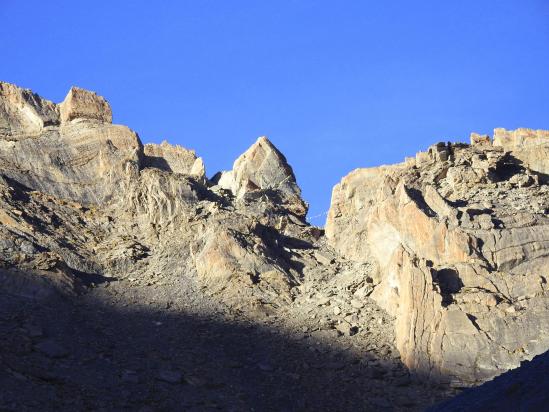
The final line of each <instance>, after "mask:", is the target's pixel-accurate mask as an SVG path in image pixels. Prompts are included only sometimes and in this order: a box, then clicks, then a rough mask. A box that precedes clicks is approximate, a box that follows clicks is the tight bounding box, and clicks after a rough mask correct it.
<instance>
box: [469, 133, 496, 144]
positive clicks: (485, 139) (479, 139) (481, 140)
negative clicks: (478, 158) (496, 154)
mask: <svg viewBox="0 0 549 412" xmlns="http://www.w3.org/2000/svg"><path fill="white" fill-rule="evenodd" d="M470 141H471V145H472V146H484V145H486V146H489V145H491V144H492V142H491V140H490V136H489V135H487V134H478V133H471V137H470Z"/></svg>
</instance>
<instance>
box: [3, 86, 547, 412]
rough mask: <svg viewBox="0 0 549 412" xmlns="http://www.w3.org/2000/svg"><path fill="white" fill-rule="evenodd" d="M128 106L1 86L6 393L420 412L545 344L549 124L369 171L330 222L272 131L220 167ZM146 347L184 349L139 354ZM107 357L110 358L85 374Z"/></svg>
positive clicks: (348, 189)
mask: <svg viewBox="0 0 549 412" xmlns="http://www.w3.org/2000/svg"><path fill="white" fill-rule="evenodd" d="M111 122H112V111H111V108H110V106H109V105H108V103H107V102H106V100H105V99H104V98H102V97H100V96H98V95H96V94H95V93H93V92H89V91H86V90H82V89H79V88H72V89H71V90H70V91H69V94H68V95H67V97H66V98H65V100H64V101H63V102H62V103H60V104H54V103H52V102H49V101H47V100H44V99H42V98H41V97H39V96H37V95H35V94H33V93H32V92H31V91H29V90H25V89H20V88H18V87H16V86H14V85H10V84H7V83H0V174H1V179H0V248H1V249H2V255H1V258H0V292H1V293H2V296H3V299H2V300H1V301H2V305H3V306H2V313H5V314H6V315H5V317H3V318H2V319H0V320H1V322H0V328H3V329H2V330H3V331H4V332H5V333H8V331H9V333H10V336H11V338H10V339H9V340H6V341H5V342H4V343H3V344H2V345H3V347H2V349H3V350H2V355H1V356H0V361H2V368H3V369H2V370H3V372H2V374H3V376H2V379H3V380H2V382H3V383H5V385H4V387H6V388H8V390H7V391H6V393H5V394H4V395H2V396H0V406H1V407H2V408H7V409H8V410H11V409H13V410H25V409H33V406H32V401H31V400H30V399H31V397H30V395H25V391H21V392H18V391H17V390H16V387H17V385H16V386H14V385H13V384H12V383H11V382H12V381H13V378H14V377H15V378H16V379H17V380H19V382H22V383H24V386H25V387H26V388H28V390H29V392H28V393H29V394H30V393H40V394H41V395H40V396H41V399H42V401H41V405H42V406H43V407H44V408H45V409H46V410H49V409H52V410H59V409H60V408H62V409H67V408H72V409H74V408H75V407H76V408H82V407H88V408H94V409H96V408H98V407H103V408H106V409H109V408H111V409H112V408H113V407H115V408H133V407H135V405H140V406H142V405H161V406H159V407H160V408H161V409H162V408H163V409H164V410H165V409H168V410H171V409H177V408H179V407H181V405H182V404H181V402H183V403H184V404H185V407H186V408H187V409H193V408H196V410H203V409H205V408H207V407H205V406H204V405H205V402H206V403H208V402H213V403H212V405H213V404H217V405H218V406H221V407H223V408H226V409H233V410H242V409H244V410H249V409H250V408H252V407H255V408H260V409H262V410H280V409H282V408H286V409H289V410H302V409H310V408H315V409H320V410H323V409H324V410H356V408H371V409H383V408H390V409H406V410H408V409H421V408H423V407H425V406H427V405H429V404H432V403H433V402H434V401H436V400H437V399H440V398H442V397H444V396H448V395H449V394H451V393H453V391H454V389H452V388H451V387H450V386H448V385H446V384H444V385H442V386H433V385H432V384H431V383H429V382H433V381H441V382H443V383H448V382H452V383H453V384H454V385H453V386H456V385H470V384H474V383H478V382H481V381H483V380H485V379H488V378H490V377H492V376H494V375H497V374H498V373H500V372H502V371H504V370H506V369H509V368H513V367H516V366H518V363H519V362H520V361H521V360H523V359H529V358H531V357H532V356H534V355H535V354H538V353H541V352H543V351H545V350H546V349H547V347H548V346H549V344H548V341H547V330H548V329H547V326H548V325H547V300H546V291H547V286H546V281H545V279H546V277H547V275H548V274H547V273H546V271H547V269H546V268H547V267H548V265H547V256H548V254H547V246H548V242H549V240H548V237H547V236H548V231H547V212H548V208H549V204H548V196H547V193H548V190H547V188H548V186H547V184H546V183H547V179H546V178H547V175H546V172H547V168H546V167H547V164H546V162H544V157H543V156H544V155H543V154H544V153H546V150H547V134H546V132H542V131H538V132H534V131H530V130H527V129H519V130H517V131H515V132H506V131H504V130H500V129H497V130H496V133H495V136H494V142H493V143H491V140H490V138H488V137H486V136H478V135H474V136H472V141H473V143H474V144H473V145H471V146H470V145H464V144H438V145H435V146H433V147H431V148H430V149H429V151H428V152H426V153H420V154H418V156H417V157H416V158H415V159H409V160H407V161H406V162H405V163H403V164H401V165H395V166H386V167H381V168H375V169H363V170H358V171H355V172H353V173H351V174H350V175H349V176H347V177H346V178H344V179H343V181H342V183H341V184H340V185H338V186H336V188H335V189H334V195H333V201H332V207H331V209H330V213H329V218H328V222H327V226H326V236H325V235H324V233H323V230H322V229H321V228H317V227H314V226H310V225H309V224H308V223H307V222H306V220H305V215H306V213H307V204H306V203H305V202H304V201H303V199H302V198H301V192H300V189H299V187H298V185H297V182H296V178H295V175H294V173H293V171H292V169H291V167H290V166H289V164H288V163H287V160H286V159H285V157H284V156H283V155H282V154H281V153H280V152H279V151H278V150H277V149H276V147H275V146H274V145H273V144H272V143H271V142H270V141H269V140H268V139H267V138H265V137H261V138H259V139H258V140H257V142H256V143H255V144H253V145H252V146H251V147H250V149H248V150H247V151H246V152H245V153H244V154H243V155H242V156H240V157H239V158H238V159H237V160H236V161H235V163H234V166H233V169H232V170H231V171H229V172H221V173H219V174H217V175H216V176H214V177H213V178H212V179H208V178H207V177H206V173H205V167H204V163H203V161H202V159H201V158H199V157H197V156H196V154H195V153H194V151H191V150H188V149H185V148H182V147H180V146H172V145H169V144H168V143H165V142H164V143H162V144H160V145H156V144H146V145H143V144H142V143H141V140H140V139H139V137H138V135H137V134H136V133H135V132H133V131H131V130H130V129H128V128H127V127H125V126H119V125H113V124H112V123H111ZM545 159H546V157H545ZM544 271H545V272H544ZM94 308H99V309H94ZM50 311H52V312H51V315H48V316H46V314H48V313H50ZM96 311H97V314H96ZM128 311H130V312H128ZM104 312H108V313H110V316H101V315H100V314H101V313H104ZM54 313H57V315H54ZM122 314H124V315H123V316H122ZM154 318H166V320H165V321H156V320H155V321H154V325H153V326H149V327H147V328H145V326H144V325H145V324H147V325H150V324H151V323H153V319H154ZM78 322H81V324H82V325H89V324H96V325H100V326H97V328H96V329H93V330H91V329H89V328H88V327H84V326H82V327H81V326H80V323H78ZM156 323H159V325H157V324H156ZM206 324H209V325H210V327H211V329H212V330H210V332H209V333H208V332H207V331H204V332H200V333H198V334H197V335H196V336H193V333H192V331H193V330H194V328H195V327H196V328H198V330H202V329H201V328H202V327H203V326H204V325H206ZM37 328H38V329H37ZM74 328H77V330H78V333H77V334H76V335H74V336H76V337H75V338H74V339H75V340H74V341H70V340H69V341H67V336H72V335H73V333H74V332H70V331H72V330H74ZM144 328H145V330H146V331H145V330H144ZM148 328H153V329H156V333H158V334H160V335H162V336H163V337H164V338H165V341H162V342H159V341H158V340H156V339H154V334H153V335H152V336H151V335H150V331H149V330H148ZM249 328H252V329H258V333H257V334H254V333H252V335H250V337H249V338H248V337H242V336H243V335H242V331H245V330H248V329H249ZM117 329H120V330H124V333H123V334H120V335H117V334H113V333H111V332H104V331H114V330H117ZM259 329H261V330H260V331H259ZM519 329H521V330H524V332H523V333H522V334H518V333H517V331H518V330H519ZM37 330H38V332H39V333H38V332H37ZM94 330H95V332H94ZM250 330H251V329H250ZM216 331H217V332H216ZM275 333H276V334H277V336H278V337H276V338H275V337H274V336H275V335H274V334H275ZM245 334H246V333H245ZM78 336H81V337H78ZM233 336H238V338H237V337H233ZM252 337H253V339H252ZM126 339H127V341H126ZM254 339H255V340H254ZM88 341H93V342H95V343H94V345H95V346H94V347H89V345H88V344H87V343H86V342H88ZM130 341H131V342H139V345H137V346H138V347H135V348H133V349H130V346H128V345H129V342H130ZM21 342H24V344H21ZM164 342H174V343H176V344H173V345H172V344H167V343H164ZM258 343H261V345H263V346H264V347H263V348H258V347H257V345H258ZM219 345H221V347H220V346H219ZM92 346H93V345H92ZM118 346H120V347H127V349H126V350H127V352H120V351H117V350H116V349H115V347H118ZM141 346H143V347H142V348H141ZM201 346H203V347H208V348H210V349H211V351H212V353H216V354H217V355H216V357H214V358H211V357H209V356H207V357H206V358H204V356H205V355H204V353H199V352H200V350H199V347H201ZM247 346H249V347H254V348H255V349H254V350H253V351H251V352H250V351H247V350H246V347H247ZM286 346H287V347H288V348H289V349H288V351H285V350H283V349H281V348H285V347H286ZM67 347H70V348H69V349H67ZM147 347H151V348H153V349H152V350H153V352H154V351H155V350H156V351H162V352H164V353H165V354H166V355H167V356H162V355H160V358H159V359H157V360H156V361H153V360H151V361H150V362H149V361H148V362H149V363H148V365H149V366H147V367H146V368H144V369H143V368H141V369H140V367H139V366H138V365H139V363H140V362H139V359H141V358H143V359H145V358H147V359H148V357H149V354H148V352H147ZM178 348H185V349H184V350H182V349H178ZM464 348H467V350H466V351H464V350H463V349H464ZM472 349H474V350H472ZM225 351H230V352H232V353H231V357H232V358H233V359H238V361H236V363H238V364H239V365H240V366H236V367H235V366H234V363H235V361H234V360H233V361H229V360H227V359H228V358H227V356H228V355H226V353H225ZM98 353H99V355H98ZM129 353H131V354H132V356H129V355H128V354H129ZM186 353H188V354H190V355H192V356H189V357H186V355H185V354H186ZM193 354H194V355H193ZM258 354H263V355H261V356H260V359H255V358H254V356H256V355H258ZM195 355H196V356H195ZM97 356H100V358H101V359H105V356H107V359H109V362H110V363H111V366H109V368H108V369H105V365H104V364H103V361H97V362H96V361H95V360H93V361H92V360H90V361H89V362H88V364H87V365H88V366H87V367H88V368H89V373H88V375H86V374H83V375H82V374H79V373H78V371H79V370H80V369H79V366H78V365H81V362H82V359H88V358H90V359H95V358H96V357H97ZM58 359H61V360H58ZM168 359H173V360H174V361H173V362H172V364H171V365H169V367H164V368H163V369H161V370H160V371H157V370H156V368H158V367H159V365H163V364H165V363H166V361H167V360H168ZM197 359H201V361H200V362H202V363H200V362H198V361H197ZM224 359H226V361H223V360H224ZM197 362H198V363H197ZM273 363H275V365H274V364H273ZM201 364H202V365H205V366H208V368H211V369H212V370H217V371H218V373H217V374H211V373H209V372H205V371H204V368H203V367H200V365H201ZM44 369H50V370H51V375H52V376H49V377H48V376H44V372H43V371H44ZM107 370H108V371H107ZM113 371H114V372H113ZM155 371H156V372H155ZM189 371H191V372H189ZM322 371H326V373H323V372H322ZM409 371H411V372H412V374H411V375H410V372H409ZM94 374H95V375H94ZM418 374H419V375H423V376H428V377H430V378H431V380H429V381H425V380H421V379H417V375H418ZM100 375H104V376H105V380H106V382H108V385H106V386H105V387H101V386H98V385H97V384H93V385H92V386H93V388H94V390H93V392H94V393H92V394H88V393H87V392H86V390H85V388H86V387H87V386H89V385H90V382H92V381H93V376H100ZM235 377H239V378H242V379H243V382H252V381H257V382H260V383H259V385H260V386H261V388H262V389H261V391H262V392H261V393H263V395H261V396H260V392H256V391H255V390H254V389H253V388H254V385H252V384H251V383H247V384H243V385H242V386H240V387H238V388H237V387H235V384H234V382H233V383H231V382H232V381H234V379H235ZM150 379H153V381H154V380H155V379H156V381H158V380H159V381H160V382H164V383H162V384H160V386H159V387H156V386H155V385H157V384H154V385H153V384H151V381H150ZM68 381H70V382H72V383H71V384H70V385H68V384H67V382H68ZM156 381H155V382H156ZM59 382H61V383H59ZM166 382H167V383H168V384H185V383H187V384H189V385H190V386H189V387H190V390H191V392H193V393H194V392H196V393H197V395H196V396H195V395H191V394H190V392H189V391H186V392H185V393H186V395H185V396H184V397H183V398H185V399H186V400H185V399H183V398H181V397H180V395H177V394H176V393H179V392H180V390H179V389H177V390H175V389H173V390H172V389H170V387H169V386H168V387H165V386H163V385H164V384H165V383H166ZM212 382H217V383H215V384H213V387H212ZM275 382H278V383H279V384H278V385H277V384H276V383H275ZM280 382H282V384H280ZM151 385H153V387H154V388H155V390H153V391H149V392H147V393H148V394H147V396H146V397H145V398H140V397H139V396H137V394H141V393H145V392H146V391H145V392H144V388H148V387H151ZM262 385H263V386H262ZM357 385H359V388H360V389H361V391H357ZM119 387H120V388H122V389H121V390H123V392H124V395H123V396H122V397H121V398H120V399H119V398H117V397H116V395H115V393H114V392H113V389H112V388H119ZM52 391H53V392H52ZM212 391H213V392H212ZM235 393H238V396H236V397H235ZM319 394H320V395H319ZM135 396H137V398H135ZM181 396H183V395H181ZM68 398H70V399H71V402H73V405H71V406H69V405H68V404H67V403H66V401H67V399H68ZM100 398H101V399H103V401H101V402H104V403H105V405H103V406H101V402H100V401H99V399H100ZM185 402H186V403H185ZM14 405H15V406H14ZM153 410H154V409H153Z"/></svg>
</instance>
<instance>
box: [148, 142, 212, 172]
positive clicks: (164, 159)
mask: <svg viewBox="0 0 549 412" xmlns="http://www.w3.org/2000/svg"><path fill="white" fill-rule="evenodd" d="M144 154H145V157H144V160H143V163H144V166H145V167H155V168H157V169H161V170H165V171H168V172H173V173H181V174H188V175H193V176H196V177H199V178H204V177H205V174H206V171H205V168H204V162H203V161H202V158H200V157H196V154H195V152H194V150H188V149H185V148H184V147H181V146H179V145H175V146H174V145H171V144H169V143H168V142H166V141H163V142H162V143H161V144H159V145H158V144H153V143H147V144H146V145H145V146H144Z"/></svg>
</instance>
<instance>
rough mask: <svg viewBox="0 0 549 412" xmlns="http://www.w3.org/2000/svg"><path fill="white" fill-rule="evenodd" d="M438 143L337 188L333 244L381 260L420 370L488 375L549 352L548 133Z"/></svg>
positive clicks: (381, 280)
mask: <svg viewBox="0 0 549 412" xmlns="http://www.w3.org/2000/svg"><path fill="white" fill-rule="evenodd" d="M471 141H472V146H469V145H466V144H449V143H439V144H436V145H433V146H431V147H430V148H429V150H428V151H427V152H421V153H418V154H417V155H416V157H415V158H412V159H408V160H407V161H406V162H404V163H402V164H398V165H394V166H383V167H379V168H371V169H358V170H355V171H353V172H352V173H350V174H349V175H348V176H346V177H345V178H343V179H342V180H341V182H340V183H339V184H338V185H336V186H335V187H334V189H333V194H332V204H331V208H330V212H329V216H328V220H327V223H326V235H327V237H328V239H329V242H330V243H331V244H332V245H333V246H334V247H335V248H336V250H338V251H339V252H340V253H341V254H343V255H344V256H346V257H348V258H350V259H352V260H355V261H362V262H366V261H370V262H373V263H375V264H376V266H377V270H376V283H377V286H376V288H375V290H374V292H373V294H372V297H374V299H375V300H376V301H377V302H378V303H379V304H380V305H381V306H382V307H384V308H386V309H387V310H388V311H389V312H390V313H392V314H393V315H394V316H395V317H396V325H395V332H396V339H397V347H398V349H399V350H400V352H401V356H402V359H403V361H404V362H405V363H406V365H408V367H410V368H411V369H412V370H414V371H416V372H417V373H419V374H423V375H425V376H429V377H434V378H436V379H442V380H450V381H453V380H456V381H464V382H468V383H474V382H478V381H483V380H485V379H487V378H490V377H493V376H495V375H498V374H499V373H501V372H502V371H505V370H507V369H510V368H514V367H517V366H518V365H519V362H520V361H521V360H524V359H530V358H532V357H533V356H534V355H537V354H539V353H542V352H544V351H546V350H547V349H549V294H548V287H549V286H548V283H547V279H548V277H549V217H548V212H549V186H547V184H545V182H546V180H545V179H546V177H547V176H546V174H545V173H546V172H547V168H548V167H549V157H548V156H547V150H548V149H549V134H548V132H545V131H532V130H528V129H519V130H517V131H513V132H508V131H505V130H503V129H496V131H495V133H494V142H493V144H492V143H491V141H490V139H489V137H487V136H480V135H477V134H473V135H472V136H471Z"/></svg>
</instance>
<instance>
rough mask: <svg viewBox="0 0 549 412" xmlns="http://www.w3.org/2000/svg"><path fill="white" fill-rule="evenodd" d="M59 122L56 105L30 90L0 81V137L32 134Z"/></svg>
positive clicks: (10, 137) (12, 137) (12, 138)
mask: <svg viewBox="0 0 549 412" xmlns="http://www.w3.org/2000/svg"><path fill="white" fill-rule="evenodd" d="M57 124H59V113H58V109H57V106H56V105H55V104H54V103H52V102H50V101H48V100H44V99H42V98H40V97H39V96H38V95H36V94H34V93H32V92H31V91H30V90H27V89H21V88H19V87H17V86H15V85H13V84H9V83H4V82H0V138H9V139H10V140H15V139H17V138H19V137H20V136H34V135H36V134H38V133H40V132H42V131H43V130H44V128H46V127H48V126H52V125H57Z"/></svg>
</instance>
